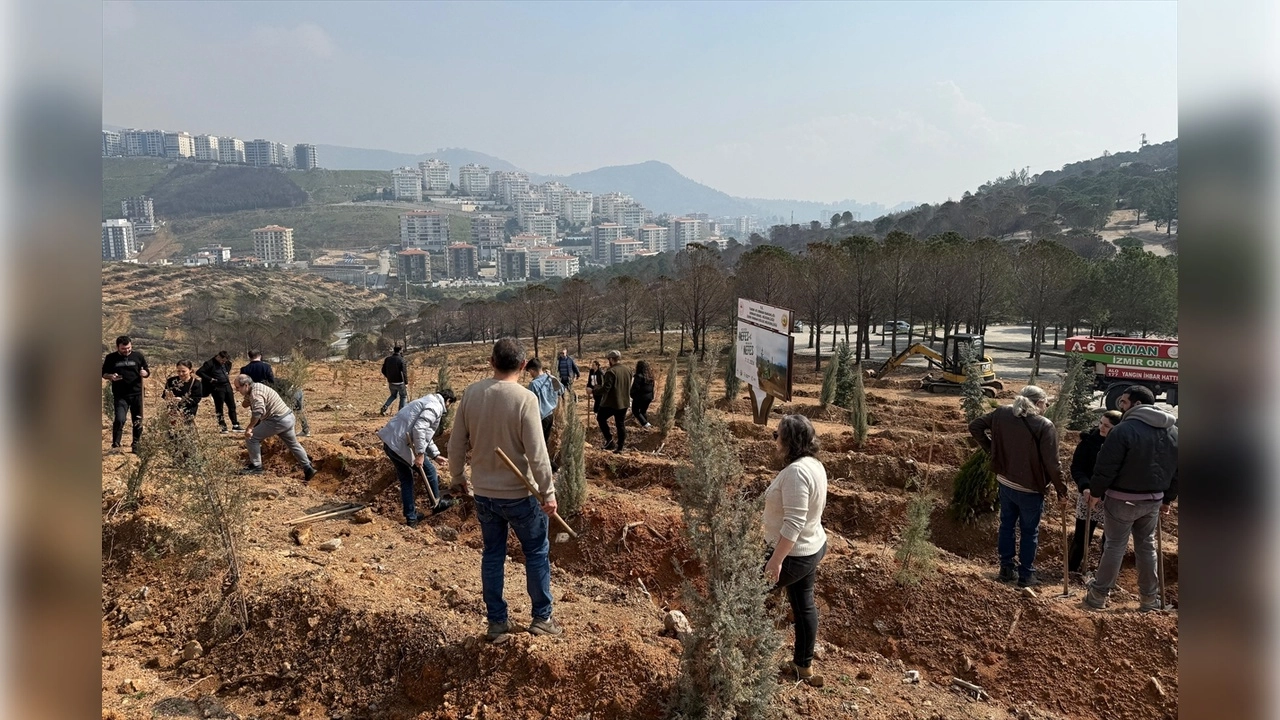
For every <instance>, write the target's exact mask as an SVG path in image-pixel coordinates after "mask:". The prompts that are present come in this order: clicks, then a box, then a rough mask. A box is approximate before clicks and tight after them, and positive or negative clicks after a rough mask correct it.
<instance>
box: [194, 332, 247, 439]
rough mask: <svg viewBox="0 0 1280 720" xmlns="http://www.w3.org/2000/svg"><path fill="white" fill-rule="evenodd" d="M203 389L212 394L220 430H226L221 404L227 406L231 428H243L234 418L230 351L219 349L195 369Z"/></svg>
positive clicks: (234, 403)
mask: <svg viewBox="0 0 1280 720" xmlns="http://www.w3.org/2000/svg"><path fill="white" fill-rule="evenodd" d="M196 375H199V376H200V382H201V383H203V384H204V386H205V390H206V391H207V392H208V393H209V394H210V395H212V396H213V410H214V412H215V413H217V415H218V427H219V428H220V431H221V432H224V433H225V432H226V431H227V421H226V420H225V419H224V418H223V415H222V406H223V405H226V406H227V414H228V415H230V416H231V429H232V430H237V431H238V430H243V429H244V428H242V427H240V420H239V419H238V418H236V395H235V392H234V391H232V389H231V353H229V352H227V351H226V350H219V351H218V354H217V355H214V356H213V357H211V358H209V359H208V360H206V361H205V362H204V364H203V365H201V366H200V369H199V370H197V371H196Z"/></svg>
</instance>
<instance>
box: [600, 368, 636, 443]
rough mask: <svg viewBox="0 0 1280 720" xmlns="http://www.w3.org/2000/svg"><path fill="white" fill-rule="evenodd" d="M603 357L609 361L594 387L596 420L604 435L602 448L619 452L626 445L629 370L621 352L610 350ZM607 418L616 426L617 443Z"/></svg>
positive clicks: (629, 396)
mask: <svg viewBox="0 0 1280 720" xmlns="http://www.w3.org/2000/svg"><path fill="white" fill-rule="evenodd" d="M605 359H606V360H608V361H609V369H608V370H605V371H604V380H602V381H601V382H600V387H598V388H596V391H595V394H596V422H598V423H600V434H601V435H603V436H604V449H605V450H612V451H613V452H614V453H617V454H621V453H622V451H623V450H625V449H626V445H627V406H628V405H629V404H630V399H631V395H630V388H631V371H630V370H629V369H627V366H626V365H623V364H622V353H620V352H618V351H617V350H610V351H609V352H608V353H607V354H606V355H605ZM609 418H613V424H614V426H615V427H617V428H618V444H617V445H614V444H613V437H612V436H611V435H610V434H609Z"/></svg>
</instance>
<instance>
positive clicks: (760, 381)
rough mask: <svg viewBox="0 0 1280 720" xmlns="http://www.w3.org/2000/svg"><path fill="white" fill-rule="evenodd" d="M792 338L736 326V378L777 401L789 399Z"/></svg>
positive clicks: (742, 324) (741, 325) (745, 326)
mask: <svg viewBox="0 0 1280 720" xmlns="http://www.w3.org/2000/svg"><path fill="white" fill-rule="evenodd" d="M794 342H795V340H794V338H792V337H791V336H790V335H783V334H781V333H776V332H771V331H769V330H766V329H764V328H761V327H756V326H755V325H751V324H750V323H746V322H739V323H738V332H737V337H736V342H735V345H736V346H737V375H738V379H739V380H742V381H743V382H745V383H747V384H749V385H754V386H755V387H758V388H760V389H761V390H763V391H765V392H766V393H768V394H770V395H772V396H773V397H775V398H777V399H779V400H790V399H791V365H792V362H791V359H792V349H793V343H794Z"/></svg>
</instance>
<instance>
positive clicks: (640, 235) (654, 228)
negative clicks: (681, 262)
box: [635, 223, 668, 253]
mask: <svg viewBox="0 0 1280 720" xmlns="http://www.w3.org/2000/svg"><path fill="white" fill-rule="evenodd" d="M635 237H636V240H638V241H640V244H642V245H644V246H645V248H646V249H648V250H650V251H652V252H656V253H660V252H666V251H667V246H668V230H667V229H666V228H664V227H662V226H661V225H654V224H653V223H646V224H644V225H641V226H640V227H638V228H636V236H635Z"/></svg>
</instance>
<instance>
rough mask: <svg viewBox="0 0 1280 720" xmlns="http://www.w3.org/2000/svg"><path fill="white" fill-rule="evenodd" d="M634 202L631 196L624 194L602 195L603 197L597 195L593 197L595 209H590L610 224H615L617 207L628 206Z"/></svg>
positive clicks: (611, 193)
mask: <svg viewBox="0 0 1280 720" xmlns="http://www.w3.org/2000/svg"><path fill="white" fill-rule="evenodd" d="M634 202H635V201H634V200H632V199H631V196H630V195H627V194H626V193H620V192H610V193H604V194H603V195H597V196H596V197H595V207H594V208H592V209H593V211H594V212H595V214H596V215H599V216H600V217H602V218H604V219H606V220H609V221H611V222H617V219H616V218H617V215H618V207H619V206H621V205H630V204H633V203H634Z"/></svg>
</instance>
